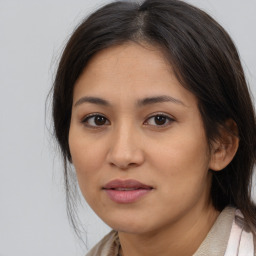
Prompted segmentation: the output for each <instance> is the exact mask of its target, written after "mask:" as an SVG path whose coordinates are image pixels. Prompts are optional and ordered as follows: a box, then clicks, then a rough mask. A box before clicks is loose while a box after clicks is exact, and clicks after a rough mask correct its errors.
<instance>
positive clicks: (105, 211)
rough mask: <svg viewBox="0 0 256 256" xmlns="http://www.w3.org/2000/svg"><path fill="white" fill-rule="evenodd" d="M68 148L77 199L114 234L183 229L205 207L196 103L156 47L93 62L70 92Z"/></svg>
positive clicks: (206, 156)
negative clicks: (80, 197)
mask: <svg viewBox="0 0 256 256" xmlns="http://www.w3.org/2000/svg"><path fill="white" fill-rule="evenodd" d="M69 146H70V152H71V156H72V162H73V164H74V167H75V169H76V172H77V177H78V182H79V186H80V189H81V191H82V194H83V196H84V197H85V199H86V201H87V202H88V203H89V205H90V206H91V207H92V209H93V210H94V211H95V212H96V213H97V214H98V216H99V217H100V218H101V219H102V220H103V221H105V222H106V223H107V224H108V225H109V226H111V227H112V228H114V229H116V230H119V231H123V232H129V233H147V232H152V231H159V230H161V229H162V228H166V227H169V226H172V225H175V223H177V222H178V223H179V222H181V223H184V224H186V222H189V221H190V220H191V219H194V218H196V217H198V216H199V215H200V212H202V210H203V209H205V207H209V205H211V204H210V203H209V202H210V193H209V190H210V183H211V176H210V173H209V172H208V169H209V165H210V163H211V153H210V151H209V148H208V144H207V139H206V135H205V131H204V127H203V122H202V119H201V116H200V112H199V110H198V106H197V99H196V98H195V96H194V95H193V94H191V93H190V92H189V91H187V90H186V89H184V88H183V87H182V86H181V85H180V84H179V82H178V81H177V79H176V77H175V75H174V74H173V72H172V69H171V68H170V65H169V63H168V62H167V61H166V60H165V59H164V56H163V55H162V53H161V52H160V51H159V50H158V49H156V48H154V47H151V46H141V45H138V44H135V43H129V44H128V43H127V44H125V45H121V46H115V47H111V48H108V49H106V50H103V51H101V52H99V53H98V54H97V55H95V56H94V57H93V58H92V59H91V61H90V62H89V64H88V65H87V66H86V68H85V70H84V72H83V73H82V74H81V76H80V77H79V79H78V81H77V82H76V84H75V88H74V96H73V107H72V117H71V124H70V132H69Z"/></svg>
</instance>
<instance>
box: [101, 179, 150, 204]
mask: <svg viewBox="0 0 256 256" xmlns="http://www.w3.org/2000/svg"><path fill="white" fill-rule="evenodd" d="M103 190H104V191H105V192H106V194H107V195H108V197H109V198H110V199H111V200H112V201H114V202H116V203H120V204H127V203H133V202H136V201H138V200H139V199H140V198H142V197H144V196H145V195H147V194H148V193H149V192H151V191H152V190H153V187H152V186H149V185H146V184H143V183H141V182H139V181H137V180H112V181H110V182H109V183H107V184H106V185H105V186H104V187H103Z"/></svg>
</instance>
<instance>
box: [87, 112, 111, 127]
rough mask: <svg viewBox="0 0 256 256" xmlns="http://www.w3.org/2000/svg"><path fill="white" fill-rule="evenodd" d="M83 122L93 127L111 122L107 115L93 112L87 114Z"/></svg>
mask: <svg viewBox="0 0 256 256" xmlns="http://www.w3.org/2000/svg"><path fill="white" fill-rule="evenodd" d="M82 123H83V124H85V125H86V126H88V127H92V128H97V127H100V126H104V125H109V124H110V122H109V120H108V119H107V118H106V117H105V116H103V115H99V114H91V115H88V116H86V117H85V118H84V119H83V120H82Z"/></svg>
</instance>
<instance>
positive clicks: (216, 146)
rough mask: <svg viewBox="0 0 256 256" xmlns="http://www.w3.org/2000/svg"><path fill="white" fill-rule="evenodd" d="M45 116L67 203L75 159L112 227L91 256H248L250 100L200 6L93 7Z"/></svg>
mask: <svg viewBox="0 0 256 256" xmlns="http://www.w3.org/2000/svg"><path fill="white" fill-rule="evenodd" d="M53 118H54V128H55V134H56V137H57V140H58V143H59V145H60V148H61V151H62V154H63V159H64V165H65V177H66V185H67V192H68V199H69V192H70V189H69V184H70V180H69V171H68V164H69V163H71V164H73V165H74V167H75V170H76V174H77V179H78V183H79V187H80V189H81V192H82V194H83V196H84V197H85V199H86V200H87V202H88V203H89V205H90V206H91V207H92V209H93V210H94V211H95V213H96V214H97V215H98V216H99V217H100V218H101V219H102V220H103V221H104V222H106V223H107V224H108V225H109V226H110V227H111V228H112V229H113V231H112V232H111V233H110V234H108V235H107V236H106V237H105V238H103V240H102V241H101V242H99V243H98V244H97V245H96V246H95V247H94V248H93V249H92V250H91V252H89V254H88V255H90V256H91V255H102V256H103V255H124V256H130V255H133V256H136V255H147V256H149V255H183V256H184V255H255V252H254V244H255V236H254V235H255V226H256V214H255V213H256V210H255V206H254V205H253V203H252V200H251V194H250V191H251V190H250V188H251V179H252V169H253V165H254V161H255V145H256V137H255V136H256V129H255V128H256V125H255V116H254V111H253V106H252V102H251V99H250V95H249V92H248V88H247V85H246V81H245V78H244V73H243V70H242V67H241V63H240V60H239V56H238V53H237V51H236V49H235V46H234V44H233V43H232V40H231V39H230V37H229V36H228V34H227V33H226V32H225V31H224V29H223V28H222V27H221V26H220V25H219V24H218V23H216V21H214V20H213V19H212V18H211V17H209V16H208V15H207V14H206V13H204V12H203V11H201V10H199V9H197V8H195V7H193V6H191V5H188V4H187V3H185V2H182V1H177V0H146V1H145V2H143V3H142V4H138V3H133V2H115V3H112V4H109V5H106V6H105V7H103V8H101V9H100V10H98V11H96V12H95V13H93V14H92V15H91V16H90V17H88V18H87V19H86V20H84V21H83V22H82V23H81V25H80V26H79V27H78V28H77V29H76V30H75V32H74V33H73V35H72V36H71V38H70V40H69V42H68V44H67V46H66V48H65V50H64V52H63V55H62V58H61V60H60V64H59V68H58V71H57V75H56V79H55V83H54V94H53ZM248 188H249V189H248ZM70 207H71V206H70Z"/></svg>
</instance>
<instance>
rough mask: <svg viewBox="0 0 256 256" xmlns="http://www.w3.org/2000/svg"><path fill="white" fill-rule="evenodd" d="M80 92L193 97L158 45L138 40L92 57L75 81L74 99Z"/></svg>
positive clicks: (105, 50)
mask: <svg viewBox="0 0 256 256" xmlns="http://www.w3.org/2000/svg"><path fill="white" fill-rule="evenodd" d="M81 94H85V96H86V94H100V95H96V96H102V95H104V96H110V95H111V97H113V95H117V96H121V95H125V96H126V98H127V97H128V96H132V97H135V96H138V97H139V96H141V97H148V96H152V94H153V95H157V94H158V95H166V94H170V95H169V96H172V97H175V98H180V97H182V98H183V100H184V98H185V100H186V98H187V97H191V96H192V95H191V93H190V92H189V91H187V90H186V89H185V88H184V87H182V86H181V85H180V83H179V81H178V80H177V78H176V76H175V75H174V72H173V70H172V66H171V65H170V63H169V61H167V59H166V58H165V56H164V54H163V52H162V51H161V50H160V49H159V48H157V47H154V46H151V45H146V44H142V45H141V44H137V43H126V44H123V45H118V46H112V47H109V48H107V49H104V50H102V51H100V52H98V53H97V54H96V55H95V56H93V57H92V59H91V60H90V61H89V63H88V64H87V66H86V67H85V69H84V71H83V73H82V74H81V76H80V77H79V79H78V80H77V82H76V84H75V89H74V98H77V97H79V96H81ZM192 97H193V96H192Z"/></svg>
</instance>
